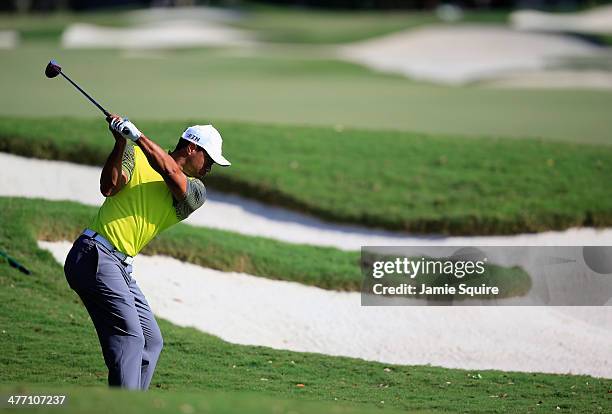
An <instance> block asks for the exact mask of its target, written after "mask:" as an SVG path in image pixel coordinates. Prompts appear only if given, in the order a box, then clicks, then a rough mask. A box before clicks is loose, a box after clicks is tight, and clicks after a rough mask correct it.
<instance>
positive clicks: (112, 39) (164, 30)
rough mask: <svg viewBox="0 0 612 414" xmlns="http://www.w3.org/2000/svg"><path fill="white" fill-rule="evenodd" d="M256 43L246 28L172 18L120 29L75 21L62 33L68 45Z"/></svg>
mask: <svg viewBox="0 0 612 414" xmlns="http://www.w3.org/2000/svg"><path fill="white" fill-rule="evenodd" d="M250 44H253V41H252V39H251V36H250V35H248V34H247V33H246V32H245V31H242V30H238V29H233V28H230V27H228V26H225V25H223V24H221V23H215V22H212V21H206V22H197V21H193V20H182V21H181V20H170V21H159V22H152V23H146V24H142V25H139V26H134V27H127V28H118V27H103V26H97V25H93V24H86V23H75V24H71V25H70V26H68V28H67V29H66V30H65V31H64V33H62V46H63V47H65V48H117V49H173V48H185V47H201V46H238V45H250Z"/></svg>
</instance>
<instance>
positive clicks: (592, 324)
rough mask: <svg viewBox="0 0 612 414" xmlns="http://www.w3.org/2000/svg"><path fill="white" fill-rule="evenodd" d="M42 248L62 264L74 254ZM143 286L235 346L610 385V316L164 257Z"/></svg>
mask: <svg viewBox="0 0 612 414" xmlns="http://www.w3.org/2000/svg"><path fill="white" fill-rule="evenodd" d="M39 245H40V246H41V247H42V248H44V249H48V250H50V251H51V252H52V254H53V256H54V257H55V258H56V259H57V260H58V262H60V263H63V262H64V260H65V257H66V255H67V253H68V250H69V249H70V246H71V244H70V243H68V242H54V243H49V242H39ZM135 277H136V279H137V281H138V284H139V285H140V287H141V288H142V290H143V292H144V293H145V295H146V296H147V299H148V301H149V304H150V305H151V307H152V309H153V311H154V312H155V314H156V315H157V316H159V317H162V318H164V319H167V320H169V321H170V322H172V323H174V324H177V325H180V326H190V327H195V328H197V329H199V330H201V331H203V332H207V333H211V334H213V335H217V336H219V337H221V338H222V339H224V340H226V341H229V342H233V343H238V344H247V345H262V346H269V347H272V348H277V349H289V350H294V351H306V352H318V353H324V354H328V355H343V356H350V357H357V358H363V359H366V360H374V361H380V362H386V363H394V364H418V365H421V364H431V365H435V366H444V367H450V368H465V369H474V370H479V369H500V370H508V371H527V372H552V373H573V374H589V375H594V376H600V377H606V378H612V361H611V359H610V344H611V343H612V312H611V309H612V308H610V307H599V308H586V307H574V308H569V307H567V308H555V307H453V308H444V307H362V306H360V295H359V294H358V293H346V292H334V291H327V290H322V289H318V288H313V287H307V286H303V285H300V284H297V283H292V282H284V281H272V280H267V279H264V278H259V277H254V276H249V275H245V274H238V273H223V272H219V271H215V270H210V269H206V268H202V267H199V266H195V265H191V264H187V263H182V262H180V261H178V260H175V259H172V258H168V257H162V256H153V257H147V256H139V257H138V258H137V259H136V263H135ZM202 352H203V353H205V352H206V350H205V349H202ZM485 375H486V374H485Z"/></svg>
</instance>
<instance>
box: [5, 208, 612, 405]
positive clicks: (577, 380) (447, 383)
mask: <svg viewBox="0 0 612 414" xmlns="http://www.w3.org/2000/svg"><path fill="white" fill-rule="evenodd" d="M3 211H4V209H3ZM26 216H27V215H26ZM3 217H4V216H3ZM0 248H2V249H8V248H10V253H11V254H12V255H13V256H15V257H16V258H18V259H20V260H22V261H24V262H26V263H27V264H28V265H29V267H30V268H31V270H33V272H34V273H33V274H32V275H30V276H26V275H23V274H22V273H19V272H18V271H17V270H15V269H13V268H10V267H8V266H6V265H3V264H0V325H1V327H2V330H1V331H0V348H1V349H2V352H0V366H1V367H2V369H1V370H0V384H2V388H1V389H2V393H3V394H4V395H6V394H7V393H12V392H19V393H21V392H24V393H34V392H36V391H35V390H43V389H45V390H53V392H54V393H61V392H62V391H63V392H65V393H66V394H68V396H69V400H70V401H71V402H72V404H74V405H73V408H71V409H77V408H81V407H82V408H83V411H87V412H97V411H95V410H101V409H102V408H100V407H103V408H104V409H105V412H108V410H107V407H115V404H117V407H119V404H121V403H122V402H123V401H126V400H127V399H129V400H130V401H129V402H127V401H126V404H125V405H123V404H122V405H121V409H122V410H126V411H127V410H129V411H128V412H139V411H138V410H139V409H138V408H137V407H144V408H146V407H150V406H151V404H152V405H153V406H157V405H161V406H162V407H161V408H163V406H164V405H166V407H175V406H176V405H177V404H190V405H192V408H194V409H195V407H197V409H198V410H204V407H202V406H201V404H203V403H202V399H201V397H200V396H196V393H197V394H198V395H200V393H201V392H205V394H202V397H206V396H208V395H210V400H209V399H208V398H207V401H208V404H211V406H210V407H219V410H225V411H223V412H230V411H233V412H249V413H250V412H260V411H262V410H267V407H268V406H269V405H270V404H272V407H280V408H281V410H282V407H292V408H294V409H297V408H298V407H302V409H303V410H304V411H308V410H313V412H323V411H325V410H332V409H333V410H335V406H332V405H333V404H338V405H345V404H347V403H349V404H367V406H363V405H361V406H359V407H355V408H353V409H354V410H356V411H355V412H361V411H359V410H363V411H367V410H369V407H373V406H374V405H377V406H379V407H385V409H388V408H393V409H400V410H410V411H419V410H421V411H425V412H458V411H461V412H499V413H506V412H529V411H532V410H533V411H542V410H543V411H553V410H555V412H557V411H556V410H565V411H572V412H584V413H587V412H588V413H593V412H603V411H605V409H606V408H605V407H608V406H609V390H610V389H611V387H612V381H610V380H608V379H598V378H593V377H589V376H572V375H549V374H539V373H514V372H501V371H470V370H458V369H444V368H437V367H429V366H397V365H395V366H394V365H385V364H381V363H375V362H366V361H363V360H358V359H352V358H342V357H331V356H325V355H320V354H311V353H297V352H289V351H281V350H273V349H269V348H264V347H252V346H241V345H233V344H229V343H227V342H224V341H222V340H220V339H219V338H216V337H214V336H211V335H207V334H203V333H201V332H198V331H196V330H194V329H190V328H180V327H177V326H174V325H172V324H170V323H168V322H167V321H164V320H160V321H159V322H160V327H161V330H162V332H163V334H164V339H165V348H164V351H163V353H162V356H161V359H160V362H159V365H158V369H157V372H156V374H155V376H154V378H153V382H152V389H153V390H156V391H155V392H152V393H150V394H147V397H144V396H143V397H138V396H137V395H134V396H133V397H132V394H127V396H125V397H124V396H123V395H122V394H121V393H109V392H108V391H103V390H101V389H99V388H103V387H104V384H105V381H106V370H105V367H104V363H103V359H102V356H101V355H100V348H99V344H98V342H97V337H96V335H95V332H94V329H93V326H92V324H91V321H90V320H89V317H88V315H87V313H86V311H85V309H84V307H83V306H82V304H81V303H80V302H79V300H78V297H77V296H76V295H75V294H74V292H72V291H71V290H70V289H69V288H68V286H67V283H66V281H65V278H64V275H63V272H62V269H61V266H60V265H58V264H57V263H56V262H55V260H54V259H53V257H52V256H51V254H50V253H48V252H46V251H42V250H40V249H38V248H37V246H36V240H35V238H34V234H33V233H32V232H31V231H28V228H27V227H26V228H24V225H23V222H22V221H21V220H19V219H12V220H9V221H6V222H4V223H3V225H2V226H0ZM24 383H26V384H32V385H34V386H35V387H33V388H32V387H31V386H27V387H16V384H24ZM297 384H304V387H297ZM77 386H79V387H82V386H87V387H95V388H87V389H82V388H76V387H77ZM168 391H171V392H168ZM218 391H223V392H224V393H225V395H224V396H220V395H219V394H217V392H218ZM235 392H240V393H237V394H236V396H235V398H234V393H235ZM243 392H249V393H257V396H258V397H257V398H259V396H261V397H262V398H264V397H265V398H264V399H263V400H261V402H259V403H258V402H256V401H255V400H253V401H250V400H249V399H250V397H247V396H245V394H244V393H243ZM252 395H253V394H252ZM90 396H91V398H90ZM139 398H148V399H149V401H148V402H144V401H141V400H140V399H139ZM253 398H255V397H253ZM273 399H283V400H289V399H290V400H292V401H278V402H273V401H271V400H273ZM307 401H318V402H317V403H315V402H312V403H309V402H307ZM381 401H384V403H381ZM140 403H142V404H143V405H141V404H140ZM243 404H245V406H244V408H243V409H241V408H242V407H243ZM259 404H264V407H263V408H258V407H260V406H259ZM69 406H70V402H69ZM557 407H559V408H558V409H557ZM251 410H252V411H251ZM339 410H340V411H339V412H344V411H342V410H343V409H340V408H339ZM345 410H348V411H347V412H353V411H350V410H351V408H348V407H347V408H345ZM181 411H182V412H188V411H185V409H181ZM213 411H216V410H213ZM272 411H275V410H274V409H273V410H272ZM173 412H176V411H173ZM275 412H276V411H275ZM300 412H302V411H300Z"/></svg>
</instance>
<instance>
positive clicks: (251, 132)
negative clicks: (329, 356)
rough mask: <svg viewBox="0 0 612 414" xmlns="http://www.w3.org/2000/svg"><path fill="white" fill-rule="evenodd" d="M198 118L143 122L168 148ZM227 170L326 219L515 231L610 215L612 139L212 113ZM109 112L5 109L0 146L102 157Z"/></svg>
mask: <svg viewBox="0 0 612 414" xmlns="http://www.w3.org/2000/svg"><path fill="white" fill-rule="evenodd" d="M193 123H196V121H193V120H191V121H190V120H185V121H168V122H152V121H150V122H145V121H143V122H140V121H139V123H138V124H139V126H140V127H141V129H142V130H143V131H145V133H146V134H147V135H148V136H150V137H152V138H153V139H155V140H156V141H157V142H159V143H160V144H162V145H164V146H167V147H173V146H174V144H175V142H176V140H177V138H178V136H179V134H180V133H181V132H182V131H183V130H184V128H185V127H186V126H188V125H191V124H193ZM216 125H217V127H218V128H219V129H220V130H221V131H222V133H223V135H224V137H225V146H224V150H225V151H226V153H227V154H228V157H229V159H230V160H231V161H232V162H233V165H232V167H231V168H228V169H221V168H218V169H216V170H215V171H214V174H213V175H212V176H210V177H209V178H207V179H206V182H207V184H209V185H211V186H213V187H215V188H218V189H220V190H223V191H228V192H235V193H238V194H242V195H245V196H248V197H252V198H256V199H259V200H262V201H265V202H269V203H273V204H278V205H282V206H286V207H289V208H292V209H295V210H299V211H302V212H306V213H310V214H314V215H317V216H319V217H322V218H324V219H328V220H334V221H340V222H349V223H359V224H362V225H369V226H378V227H384V228H387V229H394V230H406V231H409V232H414V233H442V234H456V235H475V234H485V235H486V234H513V233H520V232H538V231H546V230H562V229H566V228H568V227H572V226H596V227H598V226H609V225H611V224H612V197H610V196H609V188H608V187H609V186H608V183H609V180H610V177H612V147H609V146H604V147H597V146H591V145H578V144H572V143H560V142H556V143H553V142H544V141H539V140H535V139H534V140H506V139H493V138H488V139H487V138H462V139H459V138H456V137H444V136H426V135H418V134H413V133H404V132H389V131H379V132H372V131H361V130H342V131H337V130H334V129H328V128H313V127H293V126H291V127H290V126H271V125H259V124H248V123H236V122H233V123H230V122H224V123H217V124H216ZM111 147H112V138H111V137H110V135H109V133H108V131H107V129H106V126H105V124H104V122H100V121H93V120H80V119H27V120H25V119H20V118H0V151H6V152H13V153H16V154H21V155H26V156H32V157H38V158H48V159H60V160H68V161H72V162H77V163H84V164H98V165H99V164H102V163H103V162H104V160H105V158H106V156H107V154H108V152H109V151H110V148H111Z"/></svg>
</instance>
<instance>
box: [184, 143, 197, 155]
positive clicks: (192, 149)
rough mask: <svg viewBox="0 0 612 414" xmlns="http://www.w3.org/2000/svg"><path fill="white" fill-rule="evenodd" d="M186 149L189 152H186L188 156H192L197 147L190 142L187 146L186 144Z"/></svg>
mask: <svg viewBox="0 0 612 414" xmlns="http://www.w3.org/2000/svg"><path fill="white" fill-rule="evenodd" d="M187 148H188V149H189V151H188V152H187V153H188V154H192V153H193V152H194V151H197V150H198V146H197V145H196V144H194V143H193V142H190V143H189V144H187Z"/></svg>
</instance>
